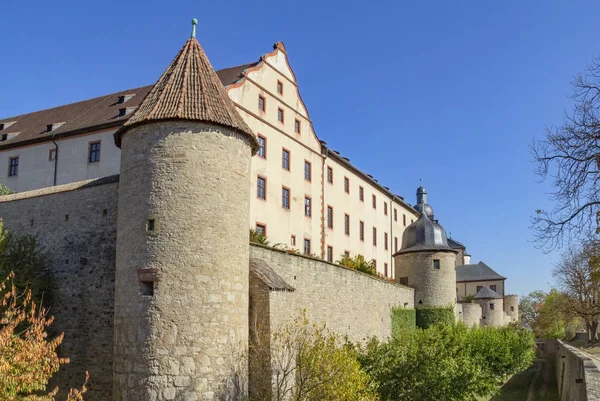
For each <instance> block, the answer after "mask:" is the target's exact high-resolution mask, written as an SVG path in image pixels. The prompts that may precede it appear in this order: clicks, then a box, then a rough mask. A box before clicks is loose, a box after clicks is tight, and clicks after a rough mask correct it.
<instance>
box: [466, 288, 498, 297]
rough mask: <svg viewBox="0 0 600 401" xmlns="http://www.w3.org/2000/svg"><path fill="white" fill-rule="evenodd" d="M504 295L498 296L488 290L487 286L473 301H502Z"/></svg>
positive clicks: (478, 292)
mask: <svg viewBox="0 0 600 401" xmlns="http://www.w3.org/2000/svg"><path fill="white" fill-rule="evenodd" d="M501 298H502V295H500V294H498V293H497V292H496V291H494V290H492V289H490V288H488V287H487V286H483V287H481V289H480V290H479V291H477V294H475V295H474V296H473V299H501Z"/></svg>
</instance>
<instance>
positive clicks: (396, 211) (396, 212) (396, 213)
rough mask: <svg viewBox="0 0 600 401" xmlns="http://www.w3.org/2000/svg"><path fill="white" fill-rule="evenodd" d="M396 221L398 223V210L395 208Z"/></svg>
mask: <svg viewBox="0 0 600 401" xmlns="http://www.w3.org/2000/svg"><path fill="white" fill-rule="evenodd" d="M394 221H395V222H397V221H398V209H396V208H394Z"/></svg>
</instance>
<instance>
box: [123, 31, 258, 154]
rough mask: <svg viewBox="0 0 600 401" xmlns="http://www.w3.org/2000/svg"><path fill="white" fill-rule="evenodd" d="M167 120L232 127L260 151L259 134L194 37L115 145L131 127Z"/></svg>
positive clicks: (138, 110) (157, 83) (173, 62)
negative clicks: (245, 119)
mask: <svg viewBox="0 0 600 401" xmlns="http://www.w3.org/2000/svg"><path fill="white" fill-rule="evenodd" d="M227 75H229V72H228V73H227ZM166 120H187V121H202V122H208V123H215V124H218V125H221V126H225V127H229V128H233V129H235V130H237V131H238V132H240V133H242V134H245V135H246V136H248V137H249V138H250V139H251V140H252V145H253V148H254V151H256V150H258V146H259V145H258V140H257V138H256V135H254V133H253V132H252V130H251V129H250V127H248V124H246V122H245V121H244V119H243V118H242V116H240V114H239V113H238V112H237V110H236V108H235V105H234V104H233V101H232V100H231V98H230V97H229V95H228V94H227V92H226V91H225V87H224V86H223V83H222V82H221V81H220V79H219V77H218V76H217V74H216V73H215V70H214V69H213V68H212V65H211V64H210V61H208V57H206V54H205V53H204V50H203V49H202V46H200V43H198V41H197V40H196V38H195V37H191V38H189V39H188V40H187V42H185V44H184V45H183V48H182V49H181V50H180V51H179V54H177V56H176V57H175V58H174V59H173V61H172V62H171V64H170V65H169V66H168V67H167V69H166V70H165V72H164V73H163V74H162V76H161V77H160V78H159V79H158V81H156V84H154V86H153V87H152V90H150V93H148V95H146V97H145V98H144V100H143V101H142V103H141V104H140V105H139V107H138V108H137V109H136V111H135V112H134V113H133V115H132V116H131V118H129V120H127V121H126V122H125V123H124V124H123V125H122V126H121V128H119V130H118V131H117V132H116V133H115V144H116V145H117V146H119V147H120V146H121V137H122V136H123V135H124V134H125V133H126V132H127V130H128V129H130V128H132V127H135V126H138V125H141V124H146V123H149V122H153V121H166Z"/></svg>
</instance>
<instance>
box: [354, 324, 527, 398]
mask: <svg viewBox="0 0 600 401" xmlns="http://www.w3.org/2000/svg"><path fill="white" fill-rule="evenodd" d="M534 346H535V343H534V340H533V337H532V335H531V333H529V332H528V331H526V330H524V329H521V328H519V327H517V326H509V327H503V328H499V329H498V328H492V327H487V328H484V329H480V328H468V327H466V326H465V325H464V324H462V323H459V324H455V325H443V324H438V325H436V326H432V327H430V328H429V329H427V330H422V329H417V330H413V331H409V330H404V331H401V332H400V334H399V335H396V336H394V337H393V338H392V339H390V340H389V342H385V343H382V342H379V341H377V340H371V341H370V342H369V343H368V344H367V345H366V346H364V347H359V348H358V350H357V355H358V356H357V357H358V360H359V362H360V363H361V365H362V367H363V369H365V370H366V372H367V373H368V374H369V375H370V376H371V377H372V378H373V380H375V381H376V382H377V383H378V391H379V395H380V397H381V399H382V400H390V401H395V400H402V401H413V400H414V401H417V400H439V401H446V400H448V401H454V400H456V401H458V400H474V399H476V397H483V396H488V395H490V394H491V393H493V392H494V391H495V390H496V388H497V386H498V384H500V383H501V382H502V381H503V380H505V379H506V378H507V376H508V375H510V374H514V373H516V372H518V371H520V370H522V369H524V368H526V367H528V366H529V365H530V364H531V362H532V361H533V350H534Z"/></svg>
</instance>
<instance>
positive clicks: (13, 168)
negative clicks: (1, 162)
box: [8, 156, 19, 177]
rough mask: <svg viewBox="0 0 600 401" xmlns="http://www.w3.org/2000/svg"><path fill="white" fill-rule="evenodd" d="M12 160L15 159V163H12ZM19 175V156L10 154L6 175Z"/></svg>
mask: <svg viewBox="0 0 600 401" xmlns="http://www.w3.org/2000/svg"><path fill="white" fill-rule="evenodd" d="M13 160H16V163H15V164H13ZM18 175H19V156H12V157H9V158H8V176H9V177H16V176H18Z"/></svg>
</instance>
